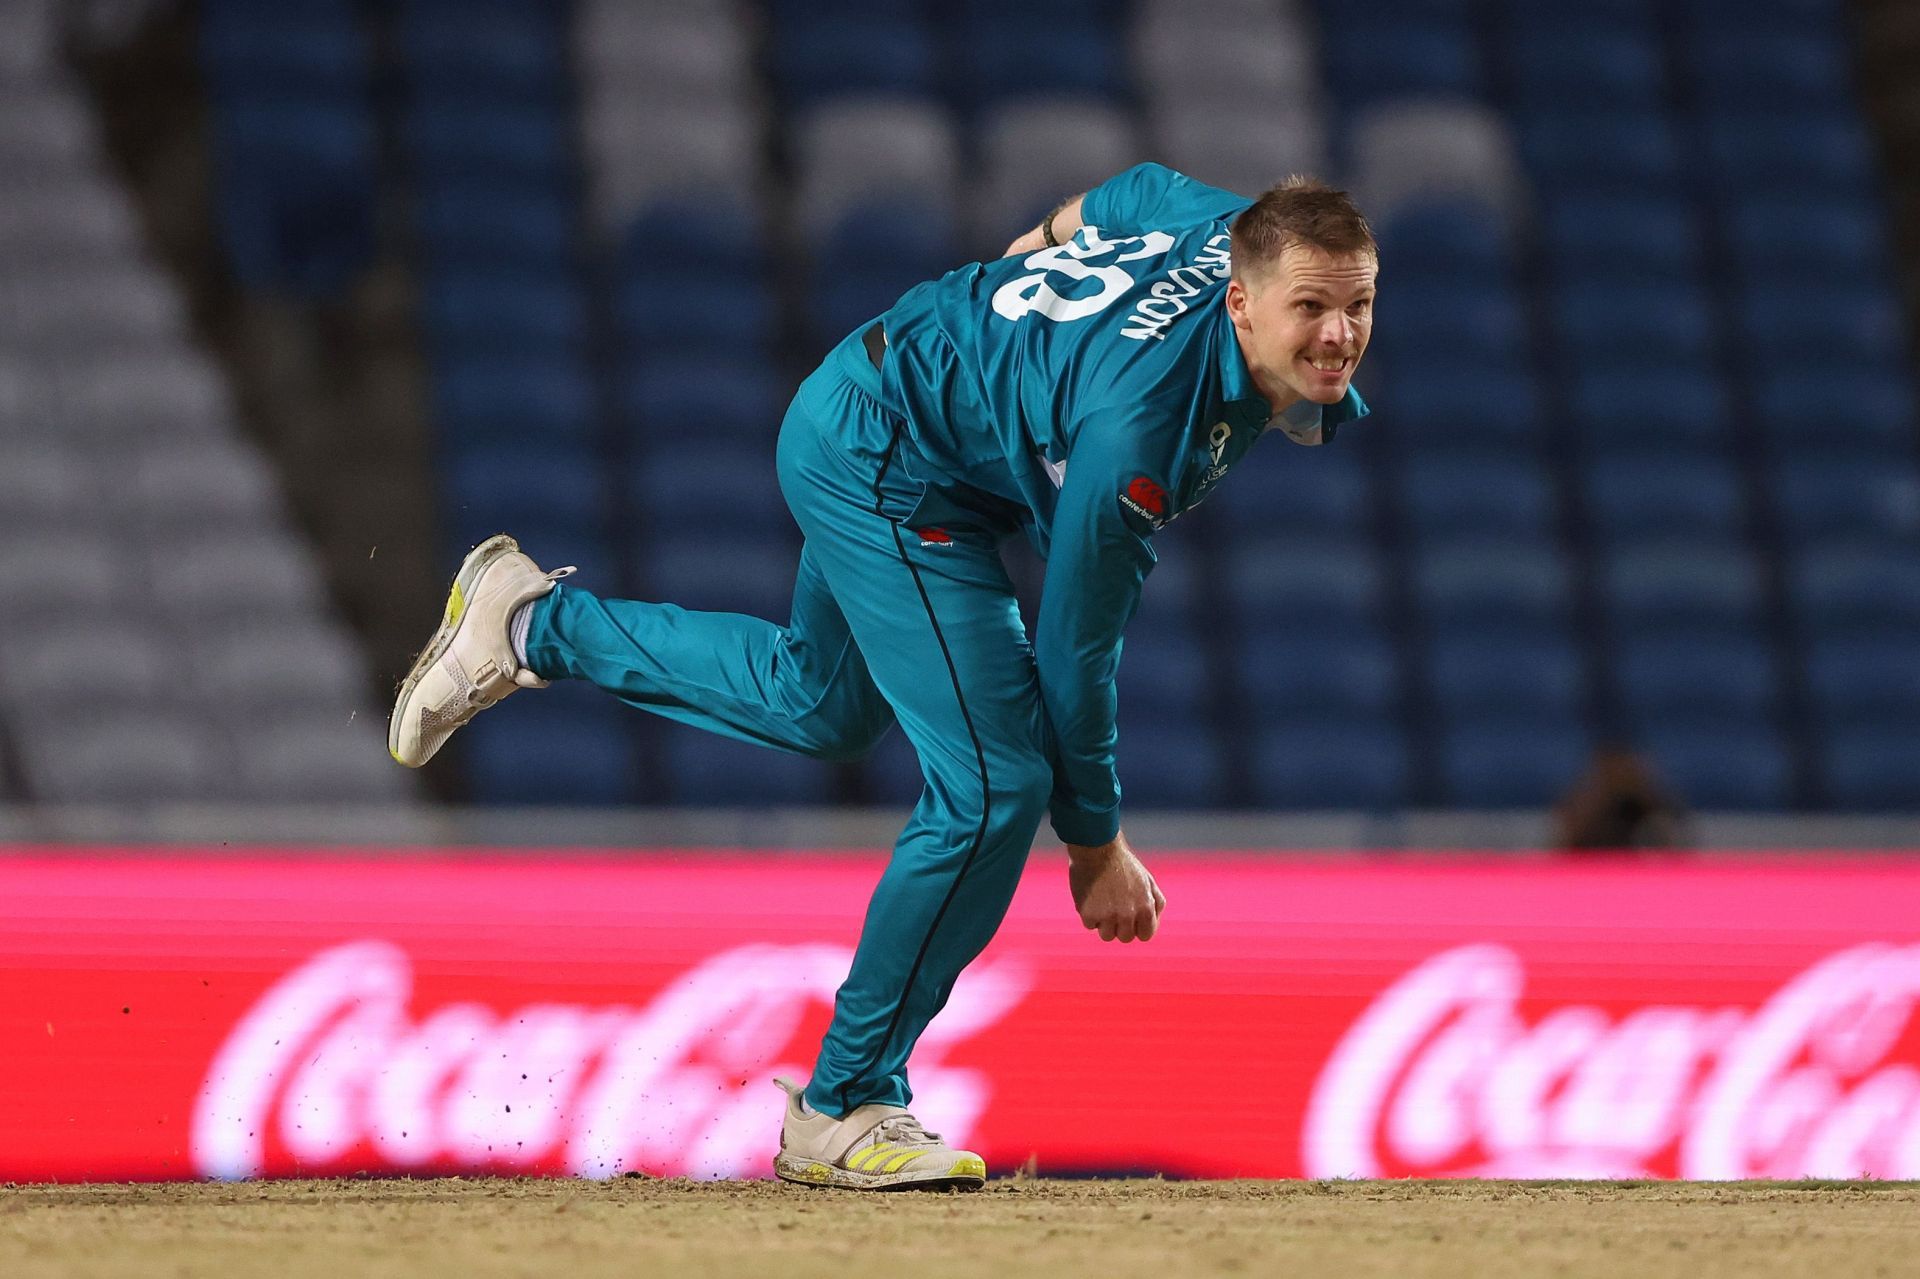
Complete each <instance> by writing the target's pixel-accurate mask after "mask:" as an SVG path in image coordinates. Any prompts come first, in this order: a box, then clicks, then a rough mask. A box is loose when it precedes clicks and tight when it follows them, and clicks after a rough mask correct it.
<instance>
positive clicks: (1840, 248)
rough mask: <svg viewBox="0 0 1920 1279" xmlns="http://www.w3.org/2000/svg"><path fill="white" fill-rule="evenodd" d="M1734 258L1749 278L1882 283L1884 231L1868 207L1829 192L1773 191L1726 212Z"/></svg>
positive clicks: (1887, 269)
mask: <svg viewBox="0 0 1920 1279" xmlns="http://www.w3.org/2000/svg"><path fill="white" fill-rule="evenodd" d="M1727 227H1728V231H1729V240H1730V242H1731V245H1732V248H1733V252H1734V255H1735V259H1736V261H1737V263H1738V265H1739V267H1740V270H1741V272H1742V274H1744V275H1746V276H1747V277H1749V278H1750V279H1765V280H1771V281H1779V282H1782V283H1789V282H1799V283H1802V284H1809V285H1814V286H1821V285H1825V284H1828V283H1831V282H1833V281H1836V280H1838V281H1842V282H1847V283H1866V282H1871V281H1884V280H1886V279H1887V278H1888V277H1889V273H1890V271H1891V269H1892V268H1891V266H1890V264H1889V263H1888V261H1887V245H1886V231H1885V228H1884V226H1883V223H1882V218H1881V215H1880V213H1879V211H1878V210H1877V209H1875V208H1874V207H1873V206H1872V205H1870V204H1868V203H1866V202H1864V201H1861V200H1857V199H1843V198H1836V197H1834V196H1830V195H1824V194H1814V195H1790V194H1785V193H1779V194H1775V195H1774V196H1772V197H1771V198H1767V199H1759V198H1748V199H1744V200H1742V201H1741V202H1740V203H1739V204H1738V205H1736V206H1735V207H1733V208H1732V209H1730V210H1728V214H1727Z"/></svg>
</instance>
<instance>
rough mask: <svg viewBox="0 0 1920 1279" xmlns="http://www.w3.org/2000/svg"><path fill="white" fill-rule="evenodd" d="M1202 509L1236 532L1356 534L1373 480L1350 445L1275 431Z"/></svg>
mask: <svg viewBox="0 0 1920 1279" xmlns="http://www.w3.org/2000/svg"><path fill="white" fill-rule="evenodd" d="M1206 510H1207V512H1208V513H1209V514H1210V515H1212V516H1213V517H1214V518H1216V519H1218V520H1219V521H1220V522H1221V523H1222V524H1224V525H1225V526H1226V527H1227V528H1228V529H1230V530H1232V531H1233V532H1234V533H1235V534H1236V535H1238V534H1249V535H1255V536H1258V535H1260V534H1262V533H1267V534H1272V533H1275V532H1278V531H1280V530H1289V531H1292V532H1295V533H1299V534H1305V535H1309V536H1313V535H1323V534H1333V535H1341V536H1359V535H1362V534H1364V533H1365V532H1366V529H1367V525H1368V521H1369V520H1371V518H1372V516H1373V484H1372V480H1371V479H1370V477H1369V476H1368V474H1367V470H1366V467H1365V466H1364V464H1363V463H1362V461H1361V459H1360V457H1359V456H1358V454H1357V453H1356V452H1355V451H1354V450H1352V449H1349V448H1344V447H1341V446H1340V445H1338V444H1336V445H1335V446H1334V447H1332V448H1325V447H1323V448H1313V449H1303V448H1297V447H1294V446H1293V445H1292V444H1290V443H1288V442H1286V441H1285V440H1283V439H1281V438H1280V437H1279V435H1278V433H1277V432H1276V433H1275V434H1274V436H1273V438H1271V439H1268V440H1263V441H1262V442H1261V446H1260V448H1259V449H1258V450H1257V451H1256V452H1254V453H1253V454H1250V455H1249V456H1247V457H1246V458H1244V459H1242V460H1241V462H1240V463H1239V464H1238V465H1237V466H1235V467H1234V469H1233V474H1232V475H1231V477H1229V478H1228V479H1227V480H1226V481H1224V482H1223V483H1221V485H1220V486H1219V487H1218V488H1216V489H1215V490H1214V491H1213V492H1212V493H1210V494H1208V496H1207V499H1206ZM1158 572H1159V570H1156V573H1158Z"/></svg>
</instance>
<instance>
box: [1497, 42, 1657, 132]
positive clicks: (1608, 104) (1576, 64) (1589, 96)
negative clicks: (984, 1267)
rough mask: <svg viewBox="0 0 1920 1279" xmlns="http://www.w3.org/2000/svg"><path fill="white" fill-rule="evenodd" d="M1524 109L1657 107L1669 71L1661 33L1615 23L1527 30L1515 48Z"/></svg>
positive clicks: (1517, 84) (1521, 104)
mask: <svg viewBox="0 0 1920 1279" xmlns="http://www.w3.org/2000/svg"><path fill="white" fill-rule="evenodd" d="M1512 56H1513V73H1514V79H1515V81H1516V87H1517V89H1518V96H1519V101H1520V107H1521V109H1522V111H1536V110H1541V109H1548V110H1551V109H1556V108H1569V107H1571V108H1605V109H1611V110H1620V109H1624V108H1635V109H1642V110H1645V109H1653V108H1658V107H1659V106H1660V105H1661V101H1662V94H1663V93H1664V92H1665V89H1666V85H1665V75H1664V72H1663V68H1662V61H1661V58H1662V55H1661V49H1660V44H1659V41H1658V38H1657V36H1655V35H1654V34H1653V33H1652V32H1651V31H1642V30H1640V29H1638V28H1635V27H1632V26H1622V25H1617V24H1614V23H1598V24H1596V23H1582V24H1579V25H1574V24H1572V23H1565V24H1561V25H1556V26H1553V27H1550V28H1547V29H1545V30H1537V31H1531V32H1526V33H1525V34H1523V35H1522V37H1521V38H1520V39H1519V40H1517V41H1516V42H1515V43H1514V45H1513V46H1512Z"/></svg>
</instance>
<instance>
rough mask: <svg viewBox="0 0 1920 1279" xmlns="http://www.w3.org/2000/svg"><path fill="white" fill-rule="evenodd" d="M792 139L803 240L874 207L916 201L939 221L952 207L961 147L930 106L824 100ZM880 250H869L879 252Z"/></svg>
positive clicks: (949, 123)
mask: <svg viewBox="0 0 1920 1279" xmlns="http://www.w3.org/2000/svg"><path fill="white" fill-rule="evenodd" d="M792 139H793V140H792V146H793V152H794V156H793V169H794V175H795V178H796V179H797V181H798V190H797V192H796V195H795V201H796V205H797V209H796V211H797V213H798V216H799V221H800V225H801V227H802V229H803V231H804V232H805V233H806V235H807V236H808V238H809V239H817V238H818V237H819V236H821V235H822V234H824V233H825V232H826V231H827V229H828V228H829V227H832V226H833V225H834V224H835V223H837V222H838V221H839V220H840V219H841V218H842V217H844V216H845V215H846V213H847V211H848V210H849V209H851V208H853V207H855V206H857V205H860V204H863V203H872V202H874V201H876V200H878V201H919V202H921V203H924V204H927V205H930V206H932V207H934V208H936V209H939V210H940V211H941V212H942V214H943V215H944V214H946V212H947V210H949V209H950V208H951V207H952V204H953V201H954V196H955V190H956V186H955V184H956V182H957V180H958V175H959V170H960V140H959V137H958V136H957V134H956V131H955V128H954V122H953V120H952V118H951V117H950V116H949V114H948V112H947V111H946V109H945V108H944V107H942V106H941V105H940V104H939V103H938V102H937V101H934V100H933V99H930V98H911V97H837V98H833V99H829V100H827V101H824V102H822V103H821V104H820V105H818V106H816V107H814V108H813V109H812V110H810V111H808V112H807V113H806V114H805V115H804V116H803V117H802V118H801V120H800V121H799V122H798V124H796V125H795V126H794V128H793V132H792ZM1008 238H1009V239H1011V238H1012V236H1011V235H1009V236H1008ZM885 244H886V241H885V239H881V240H876V241H874V242H873V243H872V244H871V245H870V246H869V247H870V248H874V249H879V250H881V251H884V250H885Z"/></svg>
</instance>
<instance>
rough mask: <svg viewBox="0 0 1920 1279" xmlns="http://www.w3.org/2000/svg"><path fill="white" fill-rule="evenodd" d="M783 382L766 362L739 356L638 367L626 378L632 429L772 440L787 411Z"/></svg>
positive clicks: (707, 356) (682, 358) (682, 359)
mask: <svg viewBox="0 0 1920 1279" xmlns="http://www.w3.org/2000/svg"><path fill="white" fill-rule="evenodd" d="M783 390H784V387H783V384H782V382H781V380H780V379H779V378H777V377H776V376H775V375H774V374H773V373H772V372H771V371H770V370H769V369H768V368H767V365H766V361H764V360H761V359H757V358H753V357H750V356H749V357H743V356H741V355H738V354H719V353H708V354H705V355H702V356H699V357H694V356H676V357H675V358H673V359H672V360H663V361H658V362H645V363H641V364H640V365H639V366H638V367H637V368H634V369H632V371H631V372H630V373H629V374H628V376H627V377H626V379H625V386H624V396H623V399H624V408H625V412H626V416H627V420H628V424H629V427H630V429H632V430H634V431H635V432H636V433H638V434H640V435H642V436H652V435H662V434H666V435H675V436H679V437H681V438H701V437H712V438H715V439H722V438H724V439H731V440H736V441H760V442H763V443H767V442H770V441H772V440H773V439H774V438H775V437H776V436H777V435H778V434H779V431H780V420H781V417H782V415H783V414H784V412H785V409H786V403H785V398H784V395H783V394H782V392H783Z"/></svg>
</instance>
